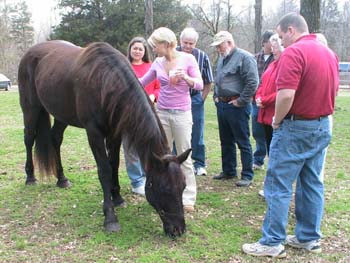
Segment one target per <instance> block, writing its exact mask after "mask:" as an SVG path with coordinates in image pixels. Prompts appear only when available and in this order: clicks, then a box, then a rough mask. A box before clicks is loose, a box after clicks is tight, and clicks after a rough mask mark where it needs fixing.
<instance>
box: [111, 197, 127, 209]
mask: <svg viewBox="0 0 350 263" xmlns="http://www.w3.org/2000/svg"><path fill="white" fill-rule="evenodd" d="M113 204H114V207H126V206H127V204H126V202H125V201H124V199H119V200H113Z"/></svg>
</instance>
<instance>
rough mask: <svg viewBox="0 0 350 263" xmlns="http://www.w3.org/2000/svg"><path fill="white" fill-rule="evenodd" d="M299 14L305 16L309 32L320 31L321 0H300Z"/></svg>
mask: <svg viewBox="0 0 350 263" xmlns="http://www.w3.org/2000/svg"><path fill="white" fill-rule="evenodd" d="M300 14H301V15H302V16H303V17H304V18H305V20H306V22H307V24H308V26H309V31H310V33H316V32H320V17H321V1H320V0H301V1H300Z"/></svg>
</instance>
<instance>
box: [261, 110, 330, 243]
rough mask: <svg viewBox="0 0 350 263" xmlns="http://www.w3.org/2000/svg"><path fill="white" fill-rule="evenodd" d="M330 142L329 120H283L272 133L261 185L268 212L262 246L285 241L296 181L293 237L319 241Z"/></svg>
mask: <svg viewBox="0 0 350 263" xmlns="http://www.w3.org/2000/svg"><path fill="white" fill-rule="evenodd" d="M330 139H331V131H330V126H329V118H328V117H325V118H322V119H321V120H314V121H302V120H296V121H293V120H284V121H283V122H282V124H281V126H280V127H279V128H278V129H276V130H274V133H273V136H272V141H271V146H270V157H269V163H268V169H267V174H266V177H265V183H264V194H265V200H266V203H267V211H266V214H265V219H264V223H263V226H262V238H261V239H260V241H259V242H260V243H261V244H263V245H268V246H276V245H279V244H281V243H282V242H283V241H284V240H285V238H286V227H287V224H288V210H289V205H290V201H291V198H292V193H293V187H292V185H293V182H294V181H297V187H296V193H295V215H296V226H295V235H296V237H297V239H298V240H299V241H300V242H308V241H313V240H318V239H320V238H321V230H320V226H321V219H322V215H323V206H324V185H323V180H322V175H321V174H322V169H323V166H324V157H325V153H326V147H327V146H328V144H329V142H330Z"/></svg>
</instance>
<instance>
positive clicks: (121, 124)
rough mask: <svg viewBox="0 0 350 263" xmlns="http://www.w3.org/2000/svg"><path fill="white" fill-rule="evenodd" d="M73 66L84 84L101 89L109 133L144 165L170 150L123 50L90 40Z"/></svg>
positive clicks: (151, 106) (154, 113) (159, 124)
mask: <svg viewBox="0 0 350 263" xmlns="http://www.w3.org/2000/svg"><path fill="white" fill-rule="evenodd" d="M75 67H76V68H79V71H80V72H82V73H83V75H81V74H80V77H81V78H85V81H84V82H85V83H89V85H93V86H94V87H95V88H98V89H100V96H101V107H102V108H103V111H104V112H105V114H106V116H105V117H106V119H107V121H108V126H109V128H110V131H109V136H113V137H114V138H115V137H119V136H123V139H125V140H126V142H127V146H128V148H129V147H134V149H135V150H136V152H137V153H138V154H139V156H140V159H141V161H142V163H143V164H144V166H145V167H148V166H149V165H151V164H152V161H153V160H154V159H159V158H160V157H161V156H163V155H164V154H167V153H170V150H169V148H168V146H167V145H168V144H167V140H166V136H165V132H164V130H163V128H162V125H161V123H160V121H159V118H158V117H157V115H156V112H155V110H154V107H153V105H152V103H151V102H150V100H149V99H148V96H147V94H146V92H145V91H144V89H143V87H142V85H141V84H140V82H139V81H138V79H137V78H136V75H135V73H134V71H133V69H132V68H131V65H130V63H129V61H128V60H127V59H126V57H125V56H124V55H123V54H122V53H120V52H119V51H118V50H116V49H114V48H113V47H112V46H110V45H109V44H107V43H102V42H96V43H92V44H90V45H88V46H87V47H86V48H85V49H84V50H83V52H82V53H81V54H80V56H79V58H78V59H77V62H76V64H75ZM150 158H151V159H150Z"/></svg>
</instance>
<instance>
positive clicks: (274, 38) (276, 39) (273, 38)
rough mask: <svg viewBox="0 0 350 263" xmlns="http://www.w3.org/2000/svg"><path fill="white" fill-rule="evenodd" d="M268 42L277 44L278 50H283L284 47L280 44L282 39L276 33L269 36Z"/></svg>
mask: <svg viewBox="0 0 350 263" xmlns="http://www.w3.org/2000/svg"><path fill="white" fill-rule="evenodd" d="M270 43H271V44H273V43H276V44H277V46H278V49H279V51H281V52H282V51H283V50H284V47H283V45H282V41H281V39H280V38H279V36H278V34H273V35H272V36H271V37H270Z"/></svg>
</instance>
